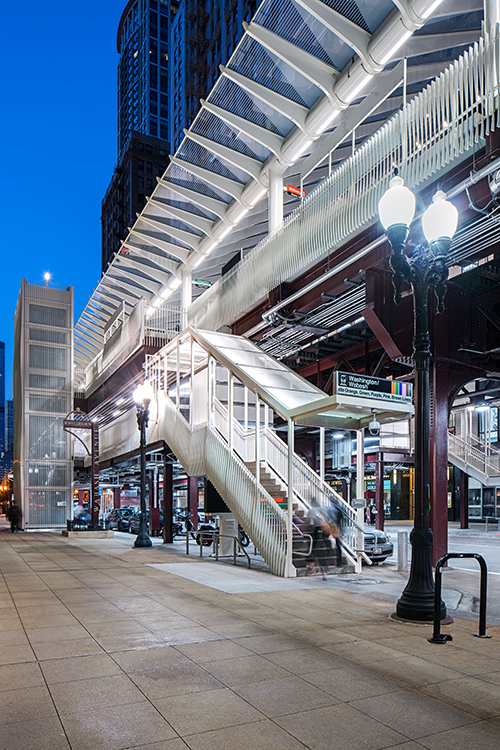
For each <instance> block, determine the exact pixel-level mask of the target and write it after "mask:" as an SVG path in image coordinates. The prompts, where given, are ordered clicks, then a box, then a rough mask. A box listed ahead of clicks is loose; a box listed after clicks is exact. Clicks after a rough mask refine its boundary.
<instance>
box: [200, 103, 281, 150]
mask: <svg viewBox="0 0 500 750" xmlns="http://www.w3.org/2000/svg"><path fill="white" fill-rule="evenodd" d="M192 130H193V132H194V133H199V134H200V135H204V136H205V137H208V138H210V140H212V141H217V143H222V144H224V145H225V146H228V147H229V148H232V149H233V151H238V152H239V153H241V154H245V155H246V156H250V157H251V158H252V159H258V160H260V161H265V160H266V159H267V157H268V156H269V154H270V151H268V150H267V149H266V148H264V147H263V146H261V145H260V143H257V142H256V141H254V140H252V139H251V138H249V137H248V136H245V134H244V133H242V132H240V131H238V130H235V129H233V128H231V127H230V126H229V125H227V124H226V123H225V122H223V121H222V120H220V119H219V118H218V117H216V116H215V115H214V114H212V112H208V110H206V109H203V110H202V111H201V112H200V114H199V117H197V118H196V123H195V125H193V128H192Z"/></svg>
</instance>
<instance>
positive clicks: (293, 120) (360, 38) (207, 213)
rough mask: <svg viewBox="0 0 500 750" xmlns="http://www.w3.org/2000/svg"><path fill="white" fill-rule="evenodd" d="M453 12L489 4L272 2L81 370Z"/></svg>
mask: <svg viewBox="0 0 500 750" xmlns="http://www.w3.org/2000/svg"><path fill="white" fill-rule="evenodd" d="M450 2H452V6H453V9H452V10H448V11H447V13H448V14H450V13H453V14H455V15H456V14H460V13H461V12H462V13H466V12H468V13H469V14H470V13H471V12H473V11H474V8H473V7H472V6H475V4H477V3H479V4H480V6H482V2H480V0H470V1H469V2H465V0H378V1H377V2H376V3H375V2H373V0H349V2H344V1H341V0H263V2H262V3H261V5H260V6H259V8H258V10H257V12H256V14H255V16H254V18H253V20H252V22H251V23H250V24H248V25H245V33H244V35H243V37H242V39H241V41H240V43H239V44H238V46H237V48H236V50H235V52H234V54H233V55H232V57H231V59H230V61H229V63H228V65H227V66H226V67H221V75H220V77H219V79H218V80H217V82H216V83H215V85H214V87H213V89H212V91H211V92H210V94H209V95H208V97H207V100H206V101H205V100H202V101H201V108H200V111H199V113H198V115H197V117H196V118H195V120H194V122H193V123H192V125H191V127H190V128H189V130H187V131H185V138H184V140H183V141H182V143H181V144H180V146H179V148H178V150H177V152H176V153H175V156H171V157H170V159H171V163H170V165H169V167H168V168H167V170H166V172H165V173H164V175H163V177H162V178H161V179H160V178H158V185H157V186H156V188H155V189H154V191H153V193H152V195H151V197H150V198H148V202H147V204H146V206H145V207H144V209H143V211H142V212H141V214H140V215H138V217H137V220H136V222H135V223H134V225H133V227H131V228H130V229H129V232H128V235H127V237H126V238H125V240H124V242H123V244H122V247H121V249H120V251H119V252H118V253H117V254H116V255H115V257H114V259H113V261H112V262H111V264H110V265H109V267H108V269H107V270H106V272H105V273H104V275H103V277H102V278H101V280H100V281H99V283H98V286H97V288H96V289H95V290H94V292H93V294H92V296H91V297H90V299H89V302H88V303H87V305H86V307H85V309H84V311H83V312H82V314H81V315H80V318H79V320H78V322H77V324H76V327H75V337H76V338H75V361H76V362H77V364H79V365H80V366H85V365H87V364H88V363H89V362H90V361H91V360H92V359H93V357H94V356H95V354H96V353H97V352H98V351H99V350H100V348H101V347H102V345H103V341H104V332H105V330H106V326H107V322H108V320H109V319H110V317H111V316H112V315H113V313H114V311H115V309H116V307H117V306H118V305H121V303H122V301H123V302H124V303H125V314H126V315H127V314H129V313H130V311H131V309H132V308H133V306H134V305H135V304H136V302H137V301H138V300H139V299H140V298H141V297H145V298H146V300H147V301H148V302H149V304H150V306H151V307H150V309H151V310H152V309H154V307H158V306H159V305H161V304H162V303H163V301H164V300H166V299H167V298H168V297H169V296H171V295H172V294H173V293H174V292H175V291H176V290H177V289H178V287H179V286H180V284H181V273H182V270H183V268H184V267H187V268H189V269H196V268H198V267H199V266H200V265H201V264H203V263H204V262H205V261H206V259H207V258H208V256H209V255H210V254H211V253H213V252H214V251H215V249H216V248H217V247H218V246H219V247H221V244H222V243H223V240H224V238H226V237H227V235H229V233H230V232H231V231H232V230H233V229H234V227H235V226H236V225H237V224H238V222H240V221H241V220H242V218H243V217H244V216H245V215H246V214H247V213H248V212H249V211H251V210H252V209H253V207H254V206H255V205H256V204H257V203H258V202H259V201H260V200H261V199H262V198H263V197H264V196H265V194H266V193H267V188H268V184H269V170H270V169H271V167H273V166H278V167H281V168H287V167H290V166H291V165H293V164H294V163H295V162H296V161H297V160H298V159H299V158H300V156H302V155H304V154H305V153H308V152H311V151H312V150H313V149H314V144H315V142H317V141H318V139H320V137H321V135H322V134H323V133H324V132H325V131H326V130H328V129H331V128H332V127H334V125H335V120H336V118H337V117H338V115H339V113H340V112H342V110H344V109H346V108H347V107H348V106H349V104H350V103H351V102H352V101H354V100H359V98H360V97H361V96H363V95H365V94H366V93H368V91H369V88H370V86H369V84H370V81H371V80H372V79H373V77H374V76H375V75H376V74H378V73H379V72H380V71H382V70H383V68H384V66H386V65H387V64H388V63H391V61H393V60H395V59H397V58H398V50H400V49H401V47H402V45H404V44H405V42H406V41H407V40H408V39H409V37H410V36H411V35H412V34H413V32H415V31H418V30H419V29H422V31H423V28H422V27H423V26H424V24H425V22H426V20H427V19H428V18H430V17H431V16H435V15H436V14H437V13H438V12H439V8H440V7H441V6H447V5H449V4H450ZM462 6H463V7H462ZM450 7H451V6H450ZM464 34H465V36H464V43H465V44H466V43H469V42H470V41H471V40H472V36H471V35H473V36H474V38H476V37H477V31H476V30H474V31H467V29H466V30H465V31H464ZM465 37H467V40H465ZM469 37H471V39H469ZM441 38H442V35H439V34H437V33H435V34H433V40H432V41H429V39H428V38H427V37H426V36H423V35H420V36H419V40H420V42H418V40H417V42H416V50H417V51H418V50H420V51H425V52H426V53H427V56H428V55H429V50H431V49H432V50H439V49H442V48H443V43H442V42H440V41H439V40H440V39H441ZM414 39H416V37H414ZM460 43H461V42H460ZM446 44H447V46H449V44H450V41H449V39H448V40H446ZM414 54H415V53H414ZM215 254H216V253H214V255H215Z"/></svg>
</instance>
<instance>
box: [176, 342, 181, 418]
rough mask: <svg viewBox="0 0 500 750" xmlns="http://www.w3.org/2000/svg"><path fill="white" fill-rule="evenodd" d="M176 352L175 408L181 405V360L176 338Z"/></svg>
mask: <svg viewBox="0 0 500 750" xmlns="http://www.w3.org/2000/svg"><path fill="white" fill-rule="evenodd" d="M176 352H177V365H176V371H175V389H176V391H175V405H176V407H177V410H179V409H180V407H181V394H180V390H181V361H180V351H179V339H177V346H176Z"/></svg>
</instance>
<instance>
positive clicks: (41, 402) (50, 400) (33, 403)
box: [29, 393, 70, 414]
mask: <svg viewBox="0 0 500 750" xmlns="http://www.w3.org/2000/svg"><path fill="white" fill-rule="evenodd" d="M29 409H30V411H49V412H53V411H55V412H61V413H64V414H67V413H68V412H69V410H70V409H69V399H68V397H67V396H57V395H54V394H52V393H49V394H46V395H38V394H36V395H35V394H30V395H29Z"/></svg>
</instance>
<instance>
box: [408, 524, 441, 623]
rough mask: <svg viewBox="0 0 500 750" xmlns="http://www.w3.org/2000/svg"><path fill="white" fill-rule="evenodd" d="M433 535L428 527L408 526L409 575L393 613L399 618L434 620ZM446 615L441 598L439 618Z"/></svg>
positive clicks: (423, 620)
mask: <svg viewBox="0 0 500 750" xmlns="http://www.w3.org/2000/svg"><path fill="white" fill-rule="evenodd" d="M432 541H433V535H432V531H431V529H425V528H424V529H412V531H411V533H410V542H411V548H412V552H411V568H410V578H409V579H408V583H407V585H406V587H405V589H404V591H403V593H402V594H401V596H400V598H399V600H398V603H397V605H396V615H397V616H398V617H400V618H401V619H403V620H412V621H413V622H430V621H432V620H433V619H434V579H433V577H432V557H431V549H432ZM445 617H446V606H445V603H444V602H443V601H442V600H441V603H440V619H441V620H444V618H445Z"/></svg>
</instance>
